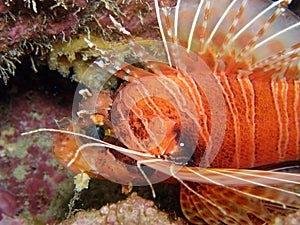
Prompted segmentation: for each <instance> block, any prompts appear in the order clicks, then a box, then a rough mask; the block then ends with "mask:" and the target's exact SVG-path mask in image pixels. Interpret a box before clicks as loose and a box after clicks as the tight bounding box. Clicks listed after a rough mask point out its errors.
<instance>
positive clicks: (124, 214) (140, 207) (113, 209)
mask: <svg viewBox="0 0 300 225" xmlns="http://www.w3.org/2000/svg"><path fill="white" fill-rule="evenodd" d="M75 224H82V225H87V224H98V225H102V224H103V225H104V224H115V225H117V224H132V225H138V224H145V225H150V224H173V225H175V224H178V225H179V224H181V225H183V224H187V223H186V222H185V221H184V220H182V219H181V218H177V219H175V220H173V219H170V218H169V216H168V214H167V213H165V212H162V211H159V210H158V209H157V208H156V206H155V205H154V202H153V201H150V200H145V199H143V198H141V197H139V196H138V195H137V194H136V193H135V192H134V193H132V194H131V195H130V196H129V197H128V198H127V199H126V200H122V201H119V202H117V203H115V204H114V203H113V204H110V205H106V206H103V207H102V208H101V209H99V210H91V211H81V212H78V213H77V214H76V215H75V216H74V217H72V218H70V219H67V220H65V221H63V222H61V223H60V224H59V225H75Z"/></svg>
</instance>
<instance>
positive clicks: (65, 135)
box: [31, 0, 300, 224]
mask: <svg viewBox="0 0 300 225" xmlns="http://www.w3.org/2000/svg"><path fill="white" fill-rule="evenodd" d="M289 3H290V1H288V0H278V1H276V2H271V1H268V0H230V1H229V0H222V1H217V0H178V1H177V3H176V5H175V6H170V5H169V4H168V2H166V1H163V2H159V1H158V0H155V9H156V15H157V20H158V24H159V28H160V32H161V37H162V41H161V42H158V41H148V42H145V43H144V42H139V41H134V39H133V37H131V35H130V33H129V32H128V31H126V29H125V28H124V27H122V25H121V24H120V23H118V22H117V21H116V20H115V19H114V18H112V17H111V19H112V22H113V23H114V24H115V26H116V27H117V28H119V30H120V32H122V33H123V34H124V36H125V37H126V38H128V39H129V41H128V48H127V50H128V49H129V50H131V51H133V52H134V54H132V55H134V56H132V57H134V60H133V61H135V62H134V64H132V59H131V60H129V61H130V62H129V61H126V59H125V58H124V57H122V59H119V58H118V57H117V56H118V55H116V54H114V53H111V52H107V51H103V50H100V49H98V48H97V46H95V45H94V44H93V43H92V42H90V41H89V40H87V43H88V44H89V46H90V47H92V48H95V49H98V50H99V51H101V53H102V58H101V59H99V60H97V61H95V62H94V64H93V66H97V67H99V68H100V69H102V70H103V71H107V72H109V73H110V74H111V75H114V76H117V77H119V78H121V79H123V80H124V83H123V84H122V85H121V86H120V87H119V88H118V90H117V91H116V92H114V93H112V92H111V91H107V90H93V92H92V93H90V92H89V91H87V90H81V95H83V96H84V101H82V102H81V103H80V106H79V110H77V111H76V113H77V115H78V118H76V121H74V122H73V124H72V125H70V126H69V127H68V129H69V130H64V131H60V134H58V137H57V139H56V142H55V146H54V153H55V155H56V157H57V159H58V160H59V161H60V162H61V163H62V164H63V165H65V166H66V167H67V168H69V169H70V170H72V171H74V172H76V173H79V172H86V173H88V174H90V175H91V176H93V177H103V176H104V177H106V178H107V179H112V180H114V181H115V182H120V183H126V182H127V183H129V182H132V183H133V184H140V183H141V182H142V180H144V178H145V179H146V181H147V183H148V184H150V185H151V183H153V182H159V181H161V180H162V179H164V178H166V177H168V176H170V177H173V178H175V179H176V180H178V181H179V182H180V183H181V192H180V200H181V208H182V211H183V213H184V215H185V216H186V218H187V219H188V220H189V221H190V222H191V223H194V224H224V223H225V224H265V223H272V222H274V219H275V216H276V215H286V214H289V213H293V212H296V211H297V210H299V209H300V193H299V187H300V175H299V174H296V173H287V172H285V170H284V169H278V170H277V171H275V170H270V168H271V166H270V167H267V165H276V164H278V163H288V162H292V163H293V164H296V163H299V159H300V148H299V145H300V134H299V132H300V124H299V116H300V84H299V79H300V72H299V67H300V65H299V63H300V57H299V56H300V55H299V54H300V53H299V52H300V29H299V27H300V20H299V18H298V17H297V16H295V15H294V14H293V13H291V12H290V11H289V10H288V9H287V6H288V4H289ZM127 50H126V51H127ZM129 50H128V51H129ZM160 55H163V56H160ZM97 91H98V92H97ZM72 126H73V127H72ZM83 130H84V132H85V134H86V135H84V134H82V131H83ZM91 130H92V131H91ZM37 131H56V130H51V129H40V130H37ZM37 131H33V132H37ZM73 131H75V133H74V132H73ZM33 132H31V133H33ZM73 134H75V136H74V135H73ZM87 135H88V136H89V135H92V137H87ZM78 137H80V138H78ZM99 138H100V140H99ZM84 139H89V140H91V141H93V142H95V143H85V141H84ZM107 149H110V150H107ZM132 159H133V160H132ZM135 163H137V167H135V166H132V165H135ZM142 165H147V166H148V167H150V168H152V169H155V172H151V173H146V171H144V169H143V168H142ZM262 166H266V167H264V170H258V169H254V168H257V167H261V168H263V167H262ZM251 168H252V169H251ZM266 168H269V170H266ZM141 174H142V175H141Z"/></svg>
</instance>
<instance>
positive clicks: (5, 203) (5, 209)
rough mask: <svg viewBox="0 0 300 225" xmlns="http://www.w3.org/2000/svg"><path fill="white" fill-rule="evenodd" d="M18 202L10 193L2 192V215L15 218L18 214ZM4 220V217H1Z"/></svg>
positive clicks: (0, 205) (0, 210)
mask: <svg viewBox="0 0 300 225" xmlns="http://www.w3.org/2000/svg"><path fill="white" fill-rule="evenodd" d="M18 210H19V209H18V206H17V201H16V199H15V197H14V196H13V195H11V194H10V193H9V192H8V191H4V190H0V213H1V214H6V215H8V216H14V215H16V213H17V212H18ZM0 219H2V215H0Z"/></svg>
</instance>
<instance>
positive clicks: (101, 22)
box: [0, 0, 159, 82]
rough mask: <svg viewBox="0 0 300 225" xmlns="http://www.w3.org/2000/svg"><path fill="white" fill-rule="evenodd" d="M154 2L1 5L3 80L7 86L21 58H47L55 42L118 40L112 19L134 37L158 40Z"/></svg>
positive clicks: (72, 0) (17, 0) (39, 0)
mask: <svg viewBox="0 0 300 225" xmlns="http://www.w3.org/2000/svg"><path fill="white" fill-rule="evenodd" d="M153 9H154V2H153V0H151V1H110V0H108V1H84V0H65V1H56V0H50V1H43V0H24V1H21V0H9V1H1V2H0V53H1V56H0V77H2V79H3V80H4V81H5V82H7V80H8V79H9V77H10V76H11V75H14V73H15V69H16V63H19V62H20V61H21V58H22V56H25V55H29V54H31V53H32V54H31V56H35V57H36V58H38V60H33V63H34V61H37V62H39V61H40V60H43V59H45V58H46V55H47V53H48V52H49V51H50V50H51V46H52V43H53V42H56V41H61V42H66V43H67V42H68V41H69V40H70V39H72V38H76V37H77V36H78V35H79V34H94V35H96V36H102V37H103V38H106V39H108V40H117V39H119V38H120V34H117V32H116V30H115V29H113V23H112V21H111V19H110V18H109V15H112V16H113V17H114V18H116V19H117V20H118V21H121V22H122V23H123V25H124V26H125V27H126V29H128V30H129V31H130V32H131V33H132V34H133V35H135V36H139V37H158V36H159V33H158V29H157V28H155V27H157V22H156V17H155V10H153Z"/></svg>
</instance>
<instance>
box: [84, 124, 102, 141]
mask: <svg viewBox="0 0 300 225" xmlns="http://www.w3.org/2000/svg"><path fill="white" fill-rule="evenodd" d="M86 135H87V136H90V137H93V138H99V139H100V140H103V138H104V136H105V130H104V128H103V126H100V125H92V126H90V127H89V128H88V129H87V130H86Z"/></svg>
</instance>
